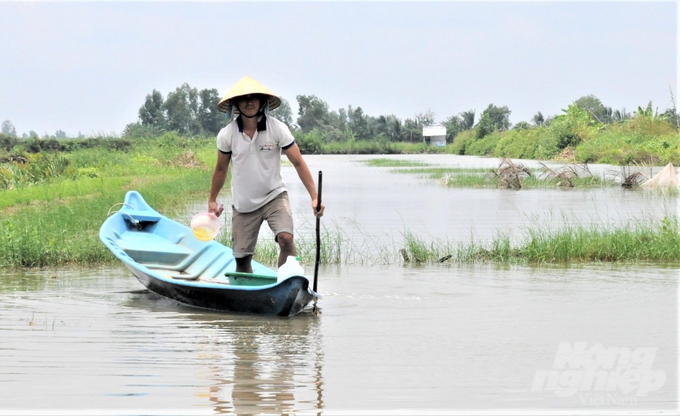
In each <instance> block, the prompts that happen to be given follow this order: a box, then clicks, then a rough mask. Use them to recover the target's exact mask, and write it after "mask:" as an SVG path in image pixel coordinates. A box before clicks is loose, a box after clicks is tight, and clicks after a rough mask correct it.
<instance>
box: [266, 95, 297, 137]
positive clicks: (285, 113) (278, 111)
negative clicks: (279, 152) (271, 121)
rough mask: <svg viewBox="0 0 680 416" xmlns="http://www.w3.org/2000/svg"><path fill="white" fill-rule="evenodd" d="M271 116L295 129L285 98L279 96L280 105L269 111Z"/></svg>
mask: <svg viewBox="0 0 680 416" xmlns="http://www.w3.org/2000/svg"><path fill="white" fill-rule="evenodd" d="M269 114H271V116H272V117H274V118H276V119H277V120H279V121H281V122H283V123H284V124H285V125H286V126H288V128H289V129H291V130H295V127H296V126H295V124H293V111H292V110H291V109H290V104H289V103H288V101H287V100H286V99H285V98H281V105H280V106H278V107H277V108H275V109H273V110H272V111H270V112H269Z"/></svg>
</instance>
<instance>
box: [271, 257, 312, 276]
mask: <svg viewBox="0 0 680 416" xmlns="http://www.w3.org/2000/svg"><path fill="white" fill-rule="evenodd" d="M304 275H305V269H304V268H303V267H302V265H301V264H300V257H295V256H288V258H287V259H286V262H285V263H284V264H282V265H281V267H279V277H278V278H277V279H276V281H277V282H280V281H282V280H285V279H287V278H289V277H291V276H303V277H304Z"/></svg>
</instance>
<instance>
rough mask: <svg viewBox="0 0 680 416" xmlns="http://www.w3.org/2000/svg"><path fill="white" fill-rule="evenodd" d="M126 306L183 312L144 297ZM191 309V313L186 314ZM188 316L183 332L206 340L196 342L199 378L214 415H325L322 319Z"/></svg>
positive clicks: (199, 394)
mask: <svg viewBox="0 0 680 416" xmlns="http://www.w3.org/2000/svg"><path fill="white" fill-rule="evenodd" d="M126 305H127V306H129V307H132V308H144V309H149V310H152V311H159V310H163V309H165V310H167V311H173V310H174V311H176V310H177V309H185V308H184V307H183V306H180V305H177V304H176V303H174V302H172V301H168V300H164V299H162V298H160V297H158V296H157V295H154V294H152V293H149V292H143V293H140V294H138V295H136V296H132V297H130V299H129V301H128V302H126ZM189 310H190V309H188V308H187V312H188V311H189ZM192 312H193V313H187V314H186V315H185V316H184V318H185V319H186V323H185V324H184V325H183V326H186V325H190V326H192V327H193V326H197V327H200V328H201V329H202V331H201V332H205V333H206V334H205V335H204V337H203V338H202V339H200V338H199V339H197V340H196V342H197V343H198V344H199V345H200V352H199V353H198V355H197V357H196V358H197V360H196V361H197V367H198V368H199V369H200V371H197V376H198V378H199V379H201V381H202V382H204V383H205V386H206V390H205V391H200V392H197V393H196V396H197V397H203V398H206V399H207V400H208V401H209V403H210V404H211V406H212V407H213V409H214V410H215V412H216V413H236V414H257V413H267V414H287V413H299V412H305V413H310V412H312V411H313V412H316V411H317V410H318V411H321V410H322V409H323V381H322V376H321V369H322V367H323V346H322V343H321V333H320V331H319V325H318V318H317V317H316V316H314V315H312V314H311V313H303V314H300V315H298V316H296V317H295V318H294V319H291V318H278V317H275V318H264V317H257V316H239V315H226V316H225V315H224V314H220V313H210V312H197V311H192ZM180 328H181V327H180Z"/></svg>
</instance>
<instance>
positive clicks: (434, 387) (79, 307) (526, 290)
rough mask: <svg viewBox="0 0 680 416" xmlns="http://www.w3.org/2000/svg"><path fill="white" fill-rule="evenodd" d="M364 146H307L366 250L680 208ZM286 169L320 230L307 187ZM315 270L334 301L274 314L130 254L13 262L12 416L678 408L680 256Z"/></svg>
mask: <svg viewBox="0 0 680 416" xmlns="http://www.w3.org/2000/svg"><path fill="white" fill-rule="evenodd" d="M400 157H401V156H400ZM361 158H367V157H327V156H318V157H307V160H308V163H309V165H310V168H311V170H312V172H313V173H314V174H316V172H317V171H318V170H320V169H321V170H323V172H324V201H325V203H326V205H327V215H326V216H324V218H323V220H322V221H323V222H324V224H327V223H328V224H335V225H337V226H338V227H341V228H342V229H347V230H349V231H348V233H353V234H351V235H352V236H353V238H354V239H355V240H356V241H357V246H360V247H363V248H364V249H366V250H370V249H371V247H375V245H376V240H380V239H384V241H390V242H393V243H394V246H395V247H398V246H399V244H400V239H401V237H402V234H401V233H402V232H403V230H404V229H409V230H410V231H412V232H414V233H418V234H421V235H422V236H425V237H427V236H430V237H432V238H440V237H446V238H451V239H457V240H461V241H466V239H468V238H469V236H470V234H471V233H473V234H475V235H477V236H480V237H482V238H484V237H488V236H490V235H493V233H494V232H495V231H494V230H496V229H497V228H498V227H502V228H507V229H508V230H510V231H512V230H513V229H514V228H517V227H523V226H526V225H527V224H531V222H532V221H536V219H537V218H541V219H543V220H544V221H547V219H550V220H551V221H552V220H554V221H555V223H556V224H558V225H559V224H560V221H563V222H569V221H572V220H573V221H581V222H587V221H607V222H625V221H627V220H628V219H631V218H644V217H650V216H651V217H655V218H656V217H663V216H664V215H668V214H669V213H671V214H673V215H677V214H674V213H676V212H677V199H672V198H667V197H663V196H659V195H655V194H649V193H643V192H635V191H633V192H630V191H623V190H621V189H597V190H588V191H583V190H570V191H562V190H537V191H524V190H522V191H504V190H469V189H453V188H443V187H442V186H440V185H438V184H437V183H432V182H431V181H428V180H426V179H423V178H418V177H416V176H413V175H403V174H399V175H397V174H393V173H390V172H389V169H387V168H370V167H366V166H364V165H362V164H360V163H356V160H359V159H361ZM402 158H406V159H409V160H413V159H414V157H412V156H410V157H402ZM419 158H423V159H425V160H426V161H428V163H451V165H452V166H469V165H473V166H471V167H480V166H482V165H483V164H489V166H491V167H493V166H495V165H497V163H496V162H494V161H493V160H491V159H476V158H461V157H453V156H449V158H450V159H447V158H445V157H443V156H434V157H427V156H420V157H419ZM284 174H285V175H286V180H287V181H288V183H289V184H290V189H291V197H292V198H291V202H292V204H293V207H294V211H295V213H296V216H297V218H296V220H297V221H298V224H301V225H300V227H301V228H302V230H301V233H305V232H308V230H307V229H306V227H308V226H309V224H310V223H312V221H313V220H312V219H311V215H308V214H311V211H310V212H309V213H307V212H306V210H307V209H308V205H309V202H308V199H307V198H306V197H305V195H304V194H303V195H301V194H302V192H303V190H302V187H301V185H299V184H298V183H297V182H296V181H295V174H294V172H293V171H292V168H290V167H286V168H285V172H284ZM225 202H228V196H225ZM564 207H569V211H568V212H566V211H564V209H563V208H564ZM309 209H310V210H311V208H309ZM551 211H552V212H551ZM556 212H557V213H558V214H559V215H555V213H556ZM564 213H566V215H563V214H564ZM361 239H364V240H366V239H368V240H371V241H370V244H362V243H361ZM395 258H398V256H395ZM309 269H312V267H311V266H309ZM319 279H320V280H319V291H320V292H321V293H322V295H323V296H324V297H323V299H322V300H321V301H320V302H319V306H320V308H321V311H322V313H321V315H318V316H316V315H313V314H311V313H309V312H308V311H307V312H306V313H303V314H301V315H298V316H295V317H290V318H265V317H257V316H240V315H230V314H220V313H212V312H205V311H197V310H193V309H190V308H186V307H182V306H179V305H177V304H175V303H173V302H171V301H168V300H165V299H162V298H159V297H157V296H155V295H153V294H150V293H148V292H147V291H145V290H144V288H143V287H142V286H141V284H139V283H138V282H137V281H136V280H135V278H134V277H133V276H132V275H131V274H130V273H129V272H128V271H127V270H126V269H124V268H123V267H122V266H120V267H118V266H116V267H108V268H93V269H84V270H59V271H55V270H52V271H7V270H5V271H0V369H1V370H0V414H12V415H13V414H115V415H118V414H127V415H136V414H163V415H173V414H181V415H193V414H220V413H226V414H229V413H236V414H520V413H521V414H573V413H599V414H676V413H677V412H678V393H677V392H678V359H677V358H678V302H677V300H678V282H679V280H680V279H679V274H678V266H677V265H658V264H655V265H644V264H643V265H639V264H638V265H617V264H594V265H578V266H571V267H524V266H494V265H453V264H437V265H429V266H423V267H414V266H404V265H402V264H400V263H399V262H398V261H396V260H395V261H393V262H390V261H385V262H383V263H378V262H375V263H368V262H362V263H354V264H342V265H339V266H335V265H334V266H322V267H321V268H320V273H319Z"/></svg>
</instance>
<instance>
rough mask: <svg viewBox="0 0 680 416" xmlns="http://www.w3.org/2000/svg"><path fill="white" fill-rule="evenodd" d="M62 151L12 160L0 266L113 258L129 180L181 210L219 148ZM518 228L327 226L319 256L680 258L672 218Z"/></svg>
mask: <svg viewBox="0 0 680 416" xmlns="http://www.w3.org/2000/svg"><path fill="white" fill-rule="evenodd" d="M59 156H60V157H63V158H65V159H66V162H64V161H62V162H60V163H61V165H60V166H62V168H60V170H56V169H55V170H49V171H48V172H47V173H46V174H41V173H40V172H41V171H40V170H37V169H33V168H31V167H30V166H18V165H17V166H16V169H21V170H22V171H23V170H26V172H29V171H30V172H32V173H31V175H24V174H23V173H19V174H18V175H16V176H13V178H12V181H11V184H12V185H11V187H8V188H5V189H0V267H47V266H49V267H54V266H63V265H75V266H88V265H95V264H107V263H113V262H114V257H113V255H111V254H110V253H109V252H108V250H106V249H105V247H104V246H103V245H102V244H101V242H100V241H99V238H98V231H99V227H100V226H101V224H102V222H103V221H104V220H105V219H106V215H107V213H108V212H109V210H110V208H111V207H112V206H114V205H115V204H118V203H120V202H122V200H123V197H124V195H125V193H126V192H127V191H128V190H130V189H135V190H138V191H140V192H142V194H143V195H144V197H145V199H146V200H147V201H148V202H149V203H150V204H151V205H152V206H153V207H155V208H156V209H157V210H158V211H160V212H163V213H164V214H165V215H168V216H170V217H173V215H179V214H180V213H183V211H184V209H186V205H187V204H188V203H189V202H190V201H194V200H196V199H201V198H206V195H207V190H208V188H209V184H210V175H211V171H212V166H213V163H214V159H215V148H214V140H213V139H212V138H206V139H188V138H180V137H177V136H176V135H174V136H173V135H168V136H165V137H164V138H162V139H157V140H154V141H151V140H140V141H138V142H134V143H132V144H130V146H120V147H117V148H110V147H108V148H106V149H103V148H102V149H100V148H96V146H91V147H88V148H83V149H79V150H76V151H73V152H66V153H63V154H62V153H60V154H59ZM39 160H40V158H37V157H36V161H39ZM28 163H31V161H28ZM369 163H371V164H373V165H374V166H388V165H389V163H392V165H391V167H395V168H399V169H405V170H406V171H408V172H410V173H414V172H418V173H419V174H424V175H430V177H432V178H440V179H441V178H444V177H446V175H449V176H450V178H452V180H454V179H453V178H454V177H457V178H467V179H464V181H463V182H460V185H459V186H477V185H475V184H476V183H478V182H476V181H479V180H480V178H481V180H484V178H483V176H484V175H483V173H484V172H482V171H470V170H466V171H456V170H439V169H438V168H434V167H430V166H426V165H423V164H420V163H415V164H414V163H412V162H399V163H396V164H395V162H385V161H374V162H369ZM41 166H47V165H41ZM31 169H33V170H31ZM414 169H415V170H414ZM41 175H42V176H41ZM29 177H30V178H31V179H29ZM455 180H458V179H455ZM461 180H463V179H461ZM7 183H10V182H7ZM590 185H592V184H588V186H590ZM597 185H599V184H597ZM303 226H304V225H303ZM225 228H226V227H225ZM524 232H525V233H526V235H525V236H524V237H525V238H524V239H523V242H522V243H521V244H519V245H515V246H513V245H512V244H511V239H510V238H509V237H507V236H499V237H497V238H496V239H494V240H492V241H490V242H478V241H470V242H468V243H465V244H462V243H455V244H454V243H451V242H446V241H429V240H425V239H420V238H418V237H417V236H416V235H415V234H414V233H412V232H411V231H409V230H406V231H405V232H404V234H403V236H401V238H399V241H396V240H395V241H384V240H383V239H379V238H376V237H373V236H362V238H361V240H362V242H361V243H360V245H357V244H358V243H356V239H353V238H351V237H350V236H349V235H348V234H347V230H343V229H342V228H341V227H337V226H324V232H323V234H322V253H321V261H322V263H324V264H347V263H355V264H356V263H360V264H375V263H379V264H385V263H400V262H402V261H403V262H406V263H413V264H422V263H437V262H440V261H441V262H461V263H468V262H470V263H474V262H508V263H538V264H541V263H568V262H593V261H595V262H597V261H652V262H676V261H680V241H679V239H678V238H679V237H678V235H679V233H680V227H679V226H678V219H677V218H675V217H673V218H668V219H665V220H664V221H662V222H661V223H658V224H653V223H647V224H640V223H637V224H632V225H630V226H622V227H619V228H611V227H610V228H602V227H601V226H597V225H596V226H587V227H572V228H568V229H565V230H546V229H542V228H540V227H539V228H534V229H531V230H525V231H524ZM301 234H303V235H307V234H309V233H306V234H305V233H301ZM219 239H220V241H222V242H223V243H226V244H229V239H230V236H229V235H228V232H227V233H223V234H221V235H220V237H219ZM297 244H298V250H299V254H300V255H301V257H302V259H303V263H305V264H313V262H314V254H315V241H314V238H306V237H304V236H301V237H299V238H298V239H297ZM277 257H278V248H277V247H276V245H275V244H274V243H273V242H271V241H263V242H262V243H261V244H260V245H258V248H257V252H256V258H257V259H258V260H259V261H261V262H263V263H265V264H268V265H274V264H275V263H276V259H277Z"/></svg>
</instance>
